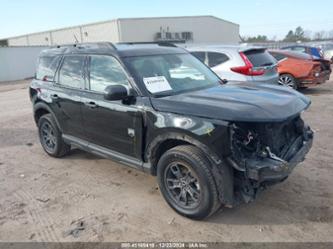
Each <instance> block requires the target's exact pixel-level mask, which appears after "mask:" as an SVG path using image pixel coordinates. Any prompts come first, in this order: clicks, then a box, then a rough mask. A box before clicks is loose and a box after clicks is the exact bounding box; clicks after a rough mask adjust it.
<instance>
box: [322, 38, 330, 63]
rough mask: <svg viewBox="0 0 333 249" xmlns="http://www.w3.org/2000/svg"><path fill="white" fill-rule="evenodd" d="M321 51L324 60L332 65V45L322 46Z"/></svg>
mask: <svg viewBox="0 0 333 249" xmlns="http://www.w3.org/2000/svg"><path fill="white" fill-rule="evenodd" d="M322 50H323V53H324V59H326V60H330V61H331V63H333V43H328V44H323V45H322Z"/></svg>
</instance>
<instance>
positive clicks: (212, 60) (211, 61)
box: [208, 52, 229, 67]
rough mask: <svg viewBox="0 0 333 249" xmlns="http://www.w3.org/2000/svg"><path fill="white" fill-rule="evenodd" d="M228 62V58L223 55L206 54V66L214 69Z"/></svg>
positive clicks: (215, 53)
mask: <svg viewBox="0 0 333 249" xmlns="http://www.w3.org/2000/svg"><path fill="white" fill-rule="evenodd" d="M228 60H229V57H228V56H227V55H226V54H223V53H217V52H208V66H209V67H215V66H217V65H220V64H222V63H224V62H226V61H228Z"/></svg>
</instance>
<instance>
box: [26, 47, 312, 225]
mask: <svg viewBox="0 0 333 249" xmlns="http://www.w3.org/2000/svg"><path fill="white" fill-rule="evenodd" d="M29 94H30V98H31V101H32V104H33V114H34V119H35V121H36V124H37V127H38V131H39V139H40V142H41V145H42V147H43V149H44V150H45V152H46V153H47V154H48V155H50V156H52V157H62V156H65V155H66V154H68V153H69V152H70V150H71V147H76V148H80V149H83V150H85V151H88V152H91V153H95V154H97V155H99V156H102V157H106V158H111V159H113V160H115V161H118V162H120V163H122V164H125V165H129V166H131V167H134V168H137V169H139V170H143V171H145V172H148V173H150V174H152V175H157V180H158V184H159V189H160V191H161V193H162V195H163V196H164V198H165V200H166V201H167V203H168V204H169V205H170V206H171V207H172V208H173V209H175V210H176V211H177V212H178V213H180V214H182V215H184V216H187V217H190V218H194V219H203V218H205V217H207V216H209V215H211V214H213V213H215V212H216V211H217V210H218V209H219V208H220V207H221V206H222V205H225V206H228V207H232V206H235V205H236V204H237V203H239V202H240V201H246V202H248V201H251V200H253V199H254V198H255V197H256V196H257V194H258V192H260V190H262V189H263V188H265V187H266V186H269V185H271V184H274V183H278V182H281V181H283V180H285V179H286V178H287V177H288V176H289V174H290V173H291V171H292V170H293V169H294V167H295V166H296V165H297V164H298V163H299V162H301V161H303V160H304V157H305V155H306V154H307V153H308V151H309V150H310V148H311V145H312V140H313V138H312V136H313V133H312V131H311V129H310V128H309V127H308V126H307V125H306V124H304V122H303V120H302V118H301V113H302V112H303V111H304V110H305V109H307V108H308V106H309V105H310V100H309V99H308V98H307V97H305V96H304V95H302V94H300V93H298V92H296V91H294V90H292V89H289V88H287V87H283V88H281V87H280V86H277V85H262V86H261V87H257V86H256V85H253V84H245V83H240V84H239V85H237V84H234V85H232V84H231V85H229V84H223V83H221V79H220V78H219V77H218V76H217V75H216V74H215V73H214V72H212V71H211V70H210V69H209V68H208V67H207V66H205V65H204V64H203V63H201V62H200V61H199V60H198V59H196V58H195V57H194V56H192V55H191V54H189V53H188V52H186V51H185V50H184V49H181V48H178V47H173V46H172V45H170V44H164V43H162V44H118V45H114V44H111V43H92V44H77V45H74V46H59V47H56V48H51V49H47V50H45V51H43V52H42V53H41V54H40V57H39V63H38V68H37V74H36V78H35V79H34V80H33V81H32V82H31V86H30V90H29ZM87 184H89V183H87ZM143 201H144V200H143Z"/></svg>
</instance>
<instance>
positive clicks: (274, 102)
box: [151, 83, 311, 122]
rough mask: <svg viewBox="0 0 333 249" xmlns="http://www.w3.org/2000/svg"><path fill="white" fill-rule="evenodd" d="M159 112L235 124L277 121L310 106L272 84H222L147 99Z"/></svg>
mask: <svg viewBox="0 0 333 249" xmlns="http://www.w3.org/2000/svg"><path fill="white" fill-rule="evenodd" d="M151 102H152V105H153V107H154V108H155V109H156V110H158V111H162V112H171V113H178V114H183V115H188V116H199V117H204V118H212V119H220V120H226V121H238V122H279V121H283V120H286V119H288V118H290V117H293V116H296V115H298V114H299V113H301V112H302V111H303V110H305V109H306V108H307V107H308V106H309V105H310V103H311V101H310V100H309V98H307V97H305V96H304V95H303V94H301V93H299V92H297V91H295V90H293V89H290V88H288V87H285V86H277V85H272V84H269V85H268V84H260V85H258V86H255V85H253V84H244V83H239V84H230V85H228V84H226V85H221V86H216V87H212V88H208V89H204V90H199V91H194V92H189V93H183V94H179V95H174V96H168V97H162V98H151Z"/></svg>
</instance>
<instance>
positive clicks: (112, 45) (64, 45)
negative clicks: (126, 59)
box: [51, 42, 117, 50]
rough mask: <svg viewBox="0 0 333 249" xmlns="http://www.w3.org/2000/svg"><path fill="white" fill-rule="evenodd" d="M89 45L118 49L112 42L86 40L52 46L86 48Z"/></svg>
mask: <svg viewBox="0 0 333 249" xmlns="http://www.w3.org/2000/svg"><path fill="white" fill-rule="evenodd" d="M89 45H97V46H98V45H107V46H109V47H111V48H113V49H114V50H117V48H116V46H115V45H114V44H113V43H112V42H84V43H73V44H62V45H55V46H53V47H51V48H84V47H85V46H89Z"/></svg>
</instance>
